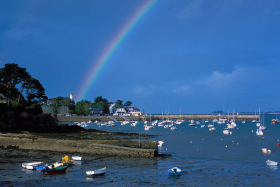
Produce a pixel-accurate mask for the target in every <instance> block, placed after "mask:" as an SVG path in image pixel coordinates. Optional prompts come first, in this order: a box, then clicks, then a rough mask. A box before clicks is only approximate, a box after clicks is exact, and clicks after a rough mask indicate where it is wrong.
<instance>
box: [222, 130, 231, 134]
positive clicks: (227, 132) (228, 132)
mask: <svg viewBox="0 0 280 187" xmlns="http://www.w3.org/2000/svg"><path fill="white" fill-rule="evenodd" d="M223 134H232V132H231V131H229V130H227V129H225V130H223Z"/></svg>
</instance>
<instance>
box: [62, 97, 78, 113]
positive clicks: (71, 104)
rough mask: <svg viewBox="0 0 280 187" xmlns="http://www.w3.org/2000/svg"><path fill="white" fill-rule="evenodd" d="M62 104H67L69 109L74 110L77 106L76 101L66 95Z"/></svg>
mask: <svg viewBox="0 0 280 187" xmlns="http://www.w3.org/2000/svg"><path fill="white" fill-rule="evenodd" d="M62 105H63V106H67V107H68V109H69V110H73V109H74V108H75V101H73V100H71V99H70V98H69V97H64V98H63V100H62Z"/></svg>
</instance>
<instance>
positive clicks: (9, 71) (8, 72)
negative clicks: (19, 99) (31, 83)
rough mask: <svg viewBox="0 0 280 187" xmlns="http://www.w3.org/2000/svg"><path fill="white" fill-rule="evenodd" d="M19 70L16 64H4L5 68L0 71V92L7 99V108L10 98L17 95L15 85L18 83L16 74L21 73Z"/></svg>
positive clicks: (18, 79) (18, 78)
mask: <svg viewBox="0 0 280 187" xmlns="http://www.w3.org/2000/svg"><path fill="white" fill-rule="evenodd" d="M21 69H22V68H20V67H19V66H18V65H17V64H5V67H4V68H2V69H1V70H0V84H1V87H0V88H1V90H0V91H1V93H3V94H4V95H5V97H6V98H7V104H8V106H10V100H11V98H15V97H16V96H17V95H18V89H17V88H16V85H17V84H19V83H20V77H19V73H18V72H21V71H22V70H21Z"/></svg>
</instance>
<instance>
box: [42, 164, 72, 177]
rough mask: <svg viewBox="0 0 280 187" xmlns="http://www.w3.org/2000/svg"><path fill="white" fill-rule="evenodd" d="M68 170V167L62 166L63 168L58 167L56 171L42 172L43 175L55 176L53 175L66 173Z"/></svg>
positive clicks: (46, 170)
mask: <svg viewBox="0 0 280 187" xmlns="http://www.w3.org/2000/svg"><path fill="white" fill-rule="evenodd" d="M66 169H67V166H62V167H56V168H54V169H44V170H42V171H41V172H42V174H45V175H53V174H58V173H65V172H66Z"/></svg>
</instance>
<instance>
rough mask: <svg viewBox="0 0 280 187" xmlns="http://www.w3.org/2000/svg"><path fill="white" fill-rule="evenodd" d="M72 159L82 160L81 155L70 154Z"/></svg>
mask: <svg viewBox="0 0 280 187" xmlns="http://www.w3.org/2000/svg"><path fill="white" fill-rule="evenodd" d="M72 159H73V160H82V157H81V156H72Z"/></svg>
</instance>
